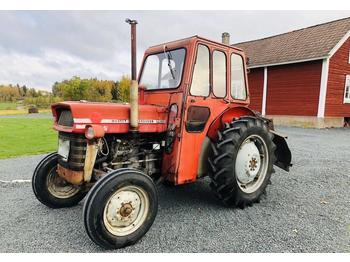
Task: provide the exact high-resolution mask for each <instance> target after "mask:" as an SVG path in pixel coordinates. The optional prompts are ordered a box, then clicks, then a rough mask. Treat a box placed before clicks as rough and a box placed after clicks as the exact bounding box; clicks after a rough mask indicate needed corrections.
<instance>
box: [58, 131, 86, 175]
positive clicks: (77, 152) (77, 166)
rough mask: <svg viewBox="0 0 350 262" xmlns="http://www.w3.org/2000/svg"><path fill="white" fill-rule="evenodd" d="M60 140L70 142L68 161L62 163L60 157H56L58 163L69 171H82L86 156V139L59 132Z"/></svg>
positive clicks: (77, 135) (78, 135) (82, 136)
mask: <svg viewBox="0 0 350 262" xmlns="http://www.w3.org/2000/svg"><path fill="white" fill-rule="evenodd" d="M58 137H59V138H60V139H64V140H69V141H70V149H69V156H68V161H64V160H63V158H62V157H61V156H59V157H58V163H59V164H60V165H61V166H63V167H65V168H67V169H70V170H74V171H82V170H84V162H85V154H86V144H87V142H86V138H85V136H84V135H80V134H70V133H64V132H59V135H58Z"/></svg>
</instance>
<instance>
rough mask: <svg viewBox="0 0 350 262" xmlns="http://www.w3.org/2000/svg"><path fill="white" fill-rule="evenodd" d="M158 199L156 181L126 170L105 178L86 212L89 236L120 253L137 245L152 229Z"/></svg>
mask: <svg viewBox="0 0 350 262" xmlns="http://www.w3.org/2000/svg"><path fill="white" fill-rule="evenodd" d="M157 211H158V197H157V191H156V187H155V185H154V183H153V181H152V179H151V178H150V177H148V176H146V175H145V174H143V173H142V172H141V171H138V170H135V169H128V168H123V169H119V170H116V171H113V172H112V173H111V174H108V175H106V176H105V177H103V178H101V179H100V180H99V181H98V182H97V183H96V184H95V185H94V186H93V188H92V189H91V190H90V192H89V194H88V195H87V197H86V201H85V204H84V209H83V217H84V225H85V229H86V232H87V234H88V235H89V237H90V238H91V240H92V241H94V242H95V243H96V244H97V245H99V246H101V247H103V248H106V249H116V248H122V247H125V246H129V245H133V244H135V243H136V242H137V241H138V240H139V239H140V238H141V237H143V236H144V235H145V234H146V233H147V231H148V230H149V229H150V227H151V226H152V224H153V222H154V219H155V217H156V215H157Z"/></svg>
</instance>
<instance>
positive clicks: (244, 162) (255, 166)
mask: <svg viewBox="0 0 350 262" xmlns="http://www.w3.org/2000/svg"><path fill="white" fill-rule="evenodd" d="M260 165H261V161H260V153H259V150H258V148H257V147H256V145H255V144H254V142H251V141H247V142H246V143H244V144H243V145H242V146H241V147H240V149H239V151H238V154H237V158H236V167H235V171H236V176H237V179H238V180H239V182H241V183H243V184H247V183H250V182H252V181H253V180H254V179H255V177H256V176H257V174H258V173H259V170H260Z"/></svg>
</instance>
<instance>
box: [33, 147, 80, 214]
mask: <svg viewBox="0 0 350 262" xmlns="http://www.w3.org/2000/svg"><path fill="white" fill-rule="evenodd" d="M57 164H58V155H57V153H52V154H49V155H47V156H46V157H45V158H44V159H43V160H41V162H40V163H39V164H38V165H37V167H36V168H35V171H34V174H33V178H32V188H33V192H34V194H35V196H36V198H37V199H38V200H39V201H40V202H41V203H43V204H44V205H46V206H48V207H50V208H62V207H71V206H75V205H77V204H78V203H79V202H80V201H81V200H82V199H83V198H84V196H85V195H86V192H85V191H84V190H83V189H82V187H81V186H75V185H72V184H70V183H68V182H67V181H66V180H64V179H63V178H61V177H60V176H59V175H58V174H57V171H56V170H57Z"/></svg>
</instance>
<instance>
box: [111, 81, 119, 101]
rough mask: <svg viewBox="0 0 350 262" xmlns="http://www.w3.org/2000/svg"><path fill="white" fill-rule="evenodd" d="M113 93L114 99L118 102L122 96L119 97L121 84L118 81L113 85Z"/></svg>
mask: <svg viewBox="0 0 350 262" xmlns="http://www.w3.org/2000/svg"><path fill="white" fill-rule="evenodd" d="M111 93H112V99H113V100H115V101H118V99H119V96H120V95H119V82H118V81H116V82H114V83H113V86H112V89H111Z"/></svg>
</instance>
